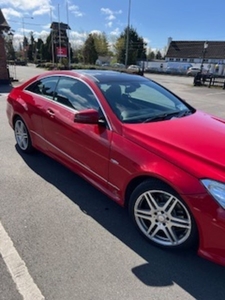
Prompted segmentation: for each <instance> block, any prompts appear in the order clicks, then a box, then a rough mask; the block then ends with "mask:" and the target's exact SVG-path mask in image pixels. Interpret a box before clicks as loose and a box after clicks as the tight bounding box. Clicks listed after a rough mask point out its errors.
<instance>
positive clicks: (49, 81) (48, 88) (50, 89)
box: [26, 76, 59, 99]
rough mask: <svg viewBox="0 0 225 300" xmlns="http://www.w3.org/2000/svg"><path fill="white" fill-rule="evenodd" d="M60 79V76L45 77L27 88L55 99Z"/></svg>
mask: <svg viewBox="0 0 225 300" xmlns="http://www.w3.org/2000/svg"><path fill="white" fill-rule="evenodd" d="M58 80H59V77H58V76H53V77H47V78H43V79H41V80H38V81H36V82H35V83H33V84H31V85H30V86H29V87H27V88H26V90H28V91H31V92H33V93H35V94H39V95H43V96H46V97H47V98H49V99H53V98H54V92H55V88H56V85H57V83H58Z"/></svg>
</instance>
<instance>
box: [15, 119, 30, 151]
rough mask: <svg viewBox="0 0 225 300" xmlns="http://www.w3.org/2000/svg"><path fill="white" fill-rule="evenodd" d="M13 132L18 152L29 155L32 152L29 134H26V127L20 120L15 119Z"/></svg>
mask: <svg viewBox="0 0 225 300" xmlns="http://www.w3.org/2000/svg"><path fill="white" fill-rule="evenodd" d="M14 132H15V138H16V142H17V145H18V146H19V148H20V150H22V151H23V152H25V153H30V152H32V150H33V147H32V143H31V138H30V134H29V132H28V129H27V126H26V125H25V123H24V121H23V120H22V119H21V118H19V117H18V118H17V119H16V121H15V125H14Z"/></svg>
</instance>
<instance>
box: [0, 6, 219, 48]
mask: <svg viewBox="0 0 225 300" xmlns="http://www.w3.org/2000/svg"><path fill="white" fill-rule="evenodd" d="M0 8H1V10H2V12H3V15H4V17H5V19H6V20H7V22H8V24H9V26H10V27H11V29H12V30H13V31H14V43H19V42H20V41H21V40H22V39H23V36H24V35H26V36H27V37H28V36H29V33H30V32H31V31H32V32H33V35H34V37H35V39H37V38H39V37H41V38H42V39H45V38H46V37H47V36H48V34H49V33H50V24H51V22H63V23H67V24H69V26H70V28H71V30H70V31H69V37H70V41H71V44H72V46H73V47H78V46H79V45H82V44H83V42H84V41H85V39H86V38H87V36H88V34H90V33H93V32H101V33H102V32H104V33H105V34H106V36H107V38H108V41H109V42H110V43H112V44H113V42H115V40H116V39H117V37H119V35H120V33H121V32H123V31H124V29H125V27H126V26H128V24H129V25H130V26H132V27H133V28H134V29H135V30H136V31H137V33H138V35H139V36H141V37H143V38H144V40H145V42H146V43H147V47H148V48H149V49H151V50H160V51H162V50H163V49H165V48H166V46H167V43H168V38H169V37H171V38H172V39H173V40H192V41H195V40H202V41H210V40H213V41H222V40H225V30H224V18H225V1H224V0H214V1H213V2H212V1H209V0H207V1H206V0H205V1H203V0H198V1H196V0H179V1H178V0H170V1H168V0H161V1H155V0H61V1H60V0H0Z"/></svg>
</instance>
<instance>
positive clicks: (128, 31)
mask: <svg viewBox="0 0 225 300" xmlns="http://www.w3.org/2000/svg"><path fill="white" fill-rule="evenodd" d="M130 9H131V0H129V6H128V19H127V38H126V53H125V67H126V68H127V64H128V52H129V35H130Z"/></svg>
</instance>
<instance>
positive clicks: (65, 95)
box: [54, 77, 99, 111]
mask: <svg viewBox="0 0 225 300" xmlns="http://www.w3.org/2000/svg"><path fill="white" fill-rule="evenodd" d="M54 100H55V101H57V102H59V103H62V104H64V105H66V106H68V107H71V108H74V109H76V110H78V111H80V110H84V109H89V108H93V109H96V110H98V109H99V104H98V101H97V100H96V98H95V96H94V94H93V93H92V91H91V89H90V88H89V87H88V86H87V85H86V84H85V83H83V82H81V81H79V80H77V79H74V78H69V77H61V78H60V80H59V83H58V85H57V89H56V93H55V97H54Z"/></svg>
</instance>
